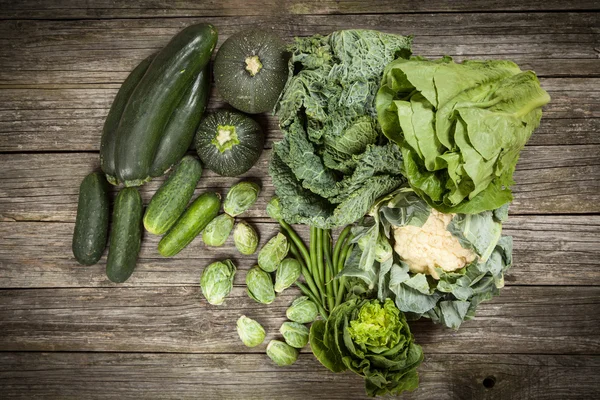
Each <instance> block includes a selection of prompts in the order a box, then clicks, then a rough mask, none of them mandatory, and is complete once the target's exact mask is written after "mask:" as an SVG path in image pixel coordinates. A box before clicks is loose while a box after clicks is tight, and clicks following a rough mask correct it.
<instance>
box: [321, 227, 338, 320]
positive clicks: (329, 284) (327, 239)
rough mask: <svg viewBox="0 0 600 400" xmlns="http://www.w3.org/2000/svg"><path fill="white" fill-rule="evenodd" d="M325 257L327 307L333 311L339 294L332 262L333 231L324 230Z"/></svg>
mask: <svg viewBox="0 0 600 400" xmlns="http://www.w3.org/2000/svg"><path fill="white" fill-rule="evenodd" d="M323 255H324V256H325V265H326V268H325V288H326V290H327V307H328V309H329V311H332V310H333V308H334V307H335V295H336V293H337V290H336V287H335V281H334V280H333V277H334V276H335V272H334V269H333V263H332V261H331V231H330V230H329V229H325V230H323Z"/></svg>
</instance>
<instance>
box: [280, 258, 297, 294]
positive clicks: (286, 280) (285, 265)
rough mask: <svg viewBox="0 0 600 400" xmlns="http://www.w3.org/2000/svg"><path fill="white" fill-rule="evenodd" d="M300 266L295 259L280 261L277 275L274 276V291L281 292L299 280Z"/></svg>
mask: <svg viewBox="0 0 600 400" xmlns="http://www.w3.org/2000/svg"><path fill="white" fill-rule="evenodd" d="M301 273H302V266H301V265H300V262H298V260H296V259H295V258H286V259H284V260H283V261H281V264H280V265H279V268H277V273H276V274H275V291H276V292H277V293H280V292H283V291H284V290H285V289H287V288H289V287H290V286H292V285H293V284H294V282H296V281H297V280H298V278H300V275H301Z"/></svg>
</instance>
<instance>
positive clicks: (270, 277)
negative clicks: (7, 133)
mask: <svg viewBox="0 0 600 400" xmlns="http://www.w3.org/2000/svg"><path fill="white" fill-rule="evenodd" d="M216 43H217V31H216V29H215V28H214V27H213V26H212V25H209V24H198V25H192V26H190V27H187V28H185V29H183V30H182V31H181V32H179V33H178V34H177V35H175V37H174V38H173V39H172V40H171V41H170V42H169V43H168V44H167V45H166V46H165V47H164V48H163V49H161V50H160V51H158V52H157V53H156V54H153V55H151V56H149V57H148V58H146V59H145V60H143V61H141V62H140V64H139V65H138V66H137V67H136V68H135V69H134V70H133V71H132V72H131V74H130V75H129V76H128V77H127V79H126V80H125V81H124V82H123V85H122V86H121V89H120V90H119V92H118V93H117V95H116V97H115V99H114V102H113V104H112V106H111V108H110V111H109V113H108V115H107V117H106V122H105V124H104V127H103V132H102V139H101V145H100V166H101V168H102V173H100V172H93V173H91V174H89V175H88V176H87V177H85V179H84V180H83V182H82V183H81V186H80V192H79V193H80V194H79V203H78V209H77V219H76V223H75V230H74V234H73V247H72V250H73V255H74V256H75V259H76V260H77V261H78V262H79V263H80V264H82V265H91V264H95V263H96V262H98V261H99V259H100V258H101V257H102V254H103V252H104V250H105V247H106V242H107V231H108V226H109V214H110V210H109V191H108V186H109V185H108V182H110V183H112V184H113V185H124V186H125V188H122V189H121V190H120V191H119V192H118V194H117V196H116V199H115V204H114V207H113V214H112V221H111V226H112V227H111V232H110V246H109V251H108V259H107V263H106V276H107V278H108V279H109V280H110V281H112V282H115V283H122V282H125V281H126V280H127V279H129V277H130V276H131V275H132V273H133V272H134V270H135V267H136V262H137V257H138V253H139V251H140V248H141V240H142V222H143V227H145V228H146V230H147V231H148V232H150V233H151V234H154V235H163V236H162V238H161V239H160V242H159V244H158V249H157V250H158V253H159V254H160V255H161V256H164V257H173V256H175V255H176V254H178V253H179V252H180V251H182V250H183V249H184V248H185V247H186V246H188V245H191V244H193V243H194V239H195V238H196V237H197V236H198V235H200V234H201V235H202V242H203V243H204V245H205V246H206V247H205V248H204V249H202V250H200V251H205V250H206V251H207V252H210V251H223V252H225V251H226V249H229V250H233V247H235V250H233V251H237V253H239V254H236V255H235V256H234V255H230V256H228V257H229V258H227V259H224V260H222V261H213V262H211V263H209V265H207V266H206V267H205V268H204V269H203V270H202V272H201V275H200V290H201V292H202V295H203V297H204V298H205V299H206V301H207V302H208V303H209V304H211V305H215V306H217V305H222V304H224V303H225V300H226V298H227V297H228V296H229V295H230V293H231V292H232V291H233V290H234V287H233V285H234V278H235V275H236V273H237V268H236V265H235V264H234V262H233V261H232V260H231V259H236V260H238V258H235V257H239V256H240V255H241V256H245V257H252V261H253V262H254V261H255V262H254V264H255V265H254V266H253V267H252V268H250V269H249V270H247V271H246V274H245V286H246V293H247V295H248V296H249V298H251V299H252V300H253V301H255V302H257V303H259V304H255V303H254V307H255V308H256V309H258V310H260V311H259V313H260V314H261V315H262V314H264V313H267V311H266V309H267V307H268V305H269V304H272V303H274V302H279V303H281V301H282V298H285V295H284V296H281V293H282V292H285V293H290V292H291V291H294V292H292V293H301V294H302V295H301V296H299V297H297V298H295V299H294V300H293V301H291V302H289V303H288V304H286V305H285V306H284V307H286V306H287V309H286V312H285V315H286V317H287V319H288V321H285V322H283V324H282V325H281V326H280V327H279V334H280V337H279V338H275V339H273V340H270V341H269V343H268V345H266V346H265V347H263V350H264V351H266V355H267V356H268V357H269V358H270V359H271V360H272V362H273V363H275V364H276V365H278V366H288V365H292V364H294V363H295V362H296V360H297V358H298V355H299V350H300V349H302V348H303V347H304V346H306V345H307V344H309V343H310V348H311V350H312V352H313V354H314V356H315V357H316V358H317V359H318V360H319V361H320V362H321V364H323V366H325V367H326V368H328V369H329V370H330V371H332V372H336V373H337V372H343V371H346V370H350V371H352V372H354V373H355V374H357V375H359V376H361V377H362V378H363V379H364V382H365V389H366V393H367V394H368V395H369V396H379V395H389V394H391V395H398V394H400V393H402V392H404V391H409V390H414V389H416V388H417V387H418V384H419V377H418V373H417V368H418V367H419V365H420V364H421V363H422V361H423V352H422V350H421V347H420V346H419V345H417V344H416V343H415V342H414V338H413V335H412V334H411V331H410V328H409V324H408V320H414V319H418V318H421V317H425V318H429V319H431V320H432V321H433V322H434V323H439V324H442V325H443V326H445V327H448V328H452V329H459V327H460V326H461V324H462V323H463V322H465V321H467V320H470V319H472V318H474V317H475V314H476V310H477V307H478V305H479V304H480V303H481V302H482V301H486V300H489V299H491V298H492V297H493V296H495V295H497V294H498V293H499V291H500V289H501V288H502V287H503V286H504V275H505V273H506V272H507V270H508V269H509V268H510V267H511V266H512V264H513V259H512V238H511V237H510V236H504V235H502V225H503V223H504V222H505V221H506V220H507V218H508V207H509V204H510V202H511V201H512V193H511V190H510V186H511V185H512V184H514V181H513V173H514V171H515V166H516V164H517V161H518V159H519V155H520V152H521V150H522V149H523V147H524V146H525V144H526V142H527V141H528V139H529V138H530V136H531V135H532V133H533V131H534V130H535V129H536V128H537V127H538V125H539V124H540V120H541V117H542V107H543V106H544V105H546V104H547V103H548V102H549V101H550V97H549V96H548V94H547V93H546V91H544V90H543V89H542V88H541V86H540V83H539V81H538V79H537V77H536V75H535V73H534V72H532V71H522V70H521V69H520V68H519V67H518V66H517V65H516V64H515V63H513V62H511V61H507V60H487V61H471V60H466V61H464V62H462V63H455V62H454V61H452V59H451V58H450V57H443V58H441V59H439V60H426V59H424V58H422V57H419V56H411V44H412V37H405V36H400V35H395V34H390V33H383V32H378V31H374V30H342V31H336V32H333V33H331V34H329V35H326V36H321V35H315V36H311V37H305V38H296V39H295V40H294V42H293V43H292V44H290V45H288V46H287V47H286V45H285V43H283V42H282V41H281V39H280V38H278V37H277V36H276V35H274V34H273V33H272V32H270V31H263V30H260V29H250V30H246V31H243V32H239V33H237V34H234V35H232V36H231V37H230V38H229V39H228V40H226V41H225V42H224V43H223V44H222V45H221V48H220V49H219V51H218V53H217V56H216V60H215V63H214V78H215V82H216V85H217V90H218V92H219V95H220V96H221V97H222V98H223V99H224V100H226V101H227V102H229V104H230V105H231V106H233V107H234V108H236V109H239V110H241V111H244V112H247V113H251V114H253V113H260V112H265V111H273V110H274V111H275V114H276V116H277V117H278V119H279V126H280V129H281V131H282V133H283V137H282V139H281V140H279V141H276V142H275V143H274V144H273V151H272V152H271V159H270V160H269V167H268V169H269V174H270V176H271V178H272V182H273V185H274V189H275V193H276V195H275V196H273V197H272V198H271V199H270V201H269V202H268V204H267V206H266V213H267V215H268V216H269V217H270V218H272V219H273V220H275V221H276V222H277V223H278V227H279V228H280V231H279V232H277V233H276V234H274V235H272V234H269V235H272V236H271V237H270V238H269V240H268V241H266V243H265V244H264V245H263V246H262V248H260V250H259V241H260V240H259V239H260V238H259V234H258V233H257V231H256V230H255V228H254V227H253V226H252V225H251V224H250V223H249V222H248V221H246V220H244V219H243V218H245V215H253V214H252V211H250V212H248V211H249V210H250V209H251V208H252V207H254V206H255V205H256V204H257V203H260V202H261V201H262V198H263V197H262V196H260V195H261V185H259V184H258V183H256V182H255V179H254V178H250V177H248V176H247V175H246V174H247V173H248V171H250V170H251V168H252V167H253V166H254V165H255V164H256V162H257V161H258V160H259V158H260V156H261V153H262V150H263V147H264V145H265V134H264V132H263V129H262V127H261V124H259V123H258V122H257V121H256V120H254V119H253V118H251V117H250V116H248V115H245V114H242V113H240V112H236V111H229V110H223V109H222V110H215V111H213V112H212V113H210V114H208V115H206V116H205V115H204V111H205V108H206V104H207V102H208V97H209V92H210V82H211V74H210V70H211V68H210V58H211V55H212V52H213V50H214V48H215V46H216ZM259 121H260V119H259ZM192 142H193V144H194V145H195V151H196V153H197V155H198V157H199V159H200V161H199V160H198V159H197V158H196V157H195V156H192V155H187V156H186V155H185V153H186V152H187V151H188V149H189V148H190V144H192ZM261 163H262V161H261ZM173 167H174V169H173V171H172V172H171V174H170V175H169V177H168V179H166V180H165V181H164V182H163V183H162V185H161V186H160V188H159V189H158V190H157V191H156V193H154V195H153V196H152V199H151V200H150V203H149V204H148V206H147V208H146V212H145V214H144V213H143V209H144V204H143V201H142V196H141V195H140V192H139V191H138V189H137V188H135V187H132V186H140V185H143V184H145V183H146V182H148V181H149V180H150V179H152V178H154V177H159V176H162V175H164V174H166V173H167V172H168V171H170V170H171V169H172V168H173ZM203 167H204V168H207V169H209V170H211V171H213V172H214V173H216V174H217V175H221V176H224V177H234V176H237V177H239V176H240V175H242V174H244V175H243V177H242V178H241V179H243V180H241V181H239V180H238V183H236V184H234V185H233V186H231V187H230V189H229V190H228V191H227V193H226V195H225V198H224V201H223V204H221V195H220V193H216V192H212V191H201V192H200V193H199V194H198V195H197V197H196V198H195V199H194V200H193V201H191V200H192V197H193V196H194V193H195V192H196V190H197V189H198V185H199V184H200V185H202V186H204V187H207V186H210V185H211V183H209V182H207V183H206V184H205V183H204V182H203V181H202V179H201V177H202V174H203ZM250 173H251V172H250ZM209 175H210V173H209ZM105 177H106V179H105ZM208 179H215V177H214V175H212V176H209V178H208ZM219 179H226V178H219ZM237 179H240V178H237ZM107 181H108V182H107ZM264 187H266V188H267V189H265V190H268V188H269V186H268V182H267V183H266V186H264ZM259 197H260V198H259ZM190 201H191V203H190ZM221 205H222V206H223V207H222V208H223V212H221ZM263 207H264V206H263ZM245 213H246V214H245ZM142 215H143V219H142ZM252 224H253V225H254V224H255V222H252ZM291 224H304V225H308V226H307V227H306V231H307V232H308V234H307V238H308V241H307V244H305V242H304V241H303V240H302V238H301V236H300V235H299V234H298V232H302V231H300V230H299V231H298V232H296V230H295V229H294V228H293V227H292V225H291ZM271 226H273V225H271ZM232 231H233V235H231V232H232ZM260 232H261V234H262V233H264V232H263V231H262V230H260ZM230 236H233V239H232V240H231V241H230V242H229V243H230V244H229V245H228V244H227V243H228V239H229V237H230ZM228 246H229V247H228ZM208 247H221V248H222V249H223V250H221V249H212V250H208V249H207V248H208ZM257 250H258V254H256V253H257ZM255 254H256V255H255ZM224 258H226V257H224ZM236 262H237V261H236ZM190 267H192V266H190ZM242 269H244V267H242ZM150 272H151V271H146V273H150ZM293 286H295V287H296V288H297V289H293V288H292V287H293ZM290 288H292V289H290ZM253 310H254V308H253ZM405 313H406V314H405ZM199 318H204V316H202V315H200V316H199ZM258 319H259V320H260V318H258ZM307 324H310V326H309V325H307ZM236 327H237V334H238V336H239V338H240V340H241V342H242V344H243V345H245V346H247V347H257V346H264V342H265V339H266V338H267V334H268V333H270V331H271V330H275V329H276V327H270V326H267V325H265V327H266V328H268V329H265V327H263V326H262V325H261V323H260V322H259V321H257V320H254V319H252V318H250V317H247V316H245V315H241V316H240V317H239V319H238V320H237V324H236ZM279 339H281V340H279Z"/></svg>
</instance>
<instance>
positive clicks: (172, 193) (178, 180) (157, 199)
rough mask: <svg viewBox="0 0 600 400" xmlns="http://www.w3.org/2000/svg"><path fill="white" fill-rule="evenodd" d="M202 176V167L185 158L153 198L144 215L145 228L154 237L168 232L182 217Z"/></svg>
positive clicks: (197, 162) (187, 157)
mask: <svg viewBox="0 0 600 400" xmlns="http://www.w3.org/2000/svg"><path fill="white" fill-rule="evenodd" d="M201 176H202V165H201V164H200V161H198V160H197V159H196V158H195V157H192V156H185V157H183V159H182V160H181V162H180V163H179V165H177V168H176V169H175V171H173V172H172V173H171V175H170V176H169V178H168V179H167V180H166V181H165V183H163V185H162V186H161V187H160V189H158V190H157V192H156V193H155V194H154V196H152V200H150V204H148V207H147V208H146V213H145V214H144V227H145V228H146V230H147V231H148V232H150V233H152V234H154V235H162V234H163V233H165V232H167V231H168V230H169V229H170V228H171V227H172V226H173V224H174V223H175V222H176V221H177V219H178V218H179V217H180V216H181V214H182V213H183V211H184V210H185V207H186V206H187V204H188V202H189V201H190V199H191V198H192V196H193V195H194V189H196V185H197V184H198V181H199V180H200V177H201Z"/></svg>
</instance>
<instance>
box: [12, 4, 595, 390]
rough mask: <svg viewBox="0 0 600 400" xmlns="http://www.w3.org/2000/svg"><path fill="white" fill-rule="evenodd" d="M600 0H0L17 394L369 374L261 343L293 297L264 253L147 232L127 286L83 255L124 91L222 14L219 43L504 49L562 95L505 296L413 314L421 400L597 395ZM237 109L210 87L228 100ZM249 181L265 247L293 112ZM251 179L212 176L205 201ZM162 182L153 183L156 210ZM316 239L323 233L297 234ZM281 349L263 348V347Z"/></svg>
mask: <svg viewBox="0 0 600 400" xmlns="http://www.w3.org/2000/svg"><path fill="white" fill-rule="evenodd" d="M599 6H600V4H599V3H598V2H597V1H594V0H582V1H577V2H569V1H563V0H546V1H540V2H532V1H524V0H506V1H501V2H498V1H493V0H480V1H475V2H470V1H464V0H459V1H453V2H446V1H442V0H432V1H417V2H414V1H409V0H398V1H392V0H389V1H378V2H372V1H363V2H361V1H357V0H335V1H334V0H305V1H289V2H279V1H276V0H230V1H206V2H197V1H192V0H181V1H178V2H176V3H175V2H174V3H169V2H166V1H152V0H131V1H123V2H115V1H108V0H97V1H87V2H81V1H68V0H62V1H61V0H53V1H39V0H22V1H18V2H16V1H11V0H0V19H1V21H0V167H1V168H0V170H1V171H2V173H1V174H0V350H1V351H2V352H0V398H5V399H6V398H24V399H30V398H32V397H35V396H39V397H40V398H42V397H43V398H74V399H82V398H92V397H93V398H115V399H126V398H135V399H146V398H174V399H181V398H201V399H213V398H222V399H238V398H244V399H245V398H251V399H263V398H264V399H273V398H275V399H283V398H285V399H311V398H319V399H356V398H362V397H363V396H364V390H363V382H362V380H361V379H360V378H358V377H356V376H354V375H353V374H350V373H346V374H332V373H329V372H328V371H326V370H325V369H324V368H323V367H322V366H321V365H320V364H319V363H318V362H317V361H316V360H315V359H314V357H313V356H312V354H311V353H310V350H309V349H304V351H303V353H302V354H301V356H300V358H299V360H298V362H297V363H296V364H295V365H294V366H292V367H287V368H277V367H275V366H274V365H273V364H272V363H271V362H270V361H269V359H268V358H267V357H266V355H265V354H264V349H265V346H264V345H263V346H261V347H259V348H255V349H247V348H245V347H244V346H243V345H242V344H241V342H240V341H239V339H238V337H237V334H236V332H235V321H236V319H237V317H238V316H239V315H241V314H246V315H248V316H250V317H254V318H256V319H258V320H260V321H261V322H262V323H263V324H264V326H265V328H266V330H267V331H268V337H267V339H268V340H269V339H272V338H274V337H276V336H277V331H278V328H279V326H280V325H281V323H282V322H283V321H284V320H285V316H284V310H285V308H286V307H287V306H288V305H289V303H290V302H291V300H292V299H293V298H294V297H295V296H297V294H298V292H297V291H295V290H293V289H290V290H288V291H286V292H285V293H284V294H283V295H281V296H279V297H278V298H277V301H276V302H275V303H274V304H272V305H270V306H264V305H259V304H257V303H255V302H254V301H252V300H250V299H249V298H248V296H247V295H246V293H245V288H244V276H245V271H246V270H247V269H248V268H249V267H250V266H251V265H252V264H253V262H254V260H253V259H252V258H251V257H246V258H243V257H240V256H239V255H238V254H237V253H236V251H235V249H234V248H233V246H232V243H231V241H229V242H228V243H227V244H226V245H225V247H223V248H220V249H208V248H205V247H203V245H202V244H201V242H200V240H196V241H194V242H193V244H192V245H191V246H189V247H188V248H187V249H185V250H184V251H183V252H181V253H180V254H179V255H178V256H177V257H174V258H172V259H164V258H161V257H160V256H159V255H158V253H157V251H156V245H157V242H158V241H157V238H156V237H152V236H151V235H148V234H147V235H146V236H145V237H144V241H143V245H142V252H141V257H140V260H139V264H138V267H137V269H136V271H135V273H134V275H133V276H132V277H131V279H130V280H129V281H127V283H125V284H121V285H115V284H112V283H110V282H109V281H108V280H107V279H106V277H105V274H104V268H105V259H103V260H102V261H101V262H100V263H99V264H98V265H95V266H92V267H82V266H79V265H77V263H76V262H75V261H74V259H73V256H72V253H71V235H72V231H73V223H74V220H75V213H76V205H77V192H78V186H79V183H80V181H81V179H82V178H83V177H84V176H85V175H86V174H88V173H89V172H90V171H92V170H93V169H95V168H98V147H99V141H100V133H101V128H102V124H103V121H104V117H105V116H106V113H107V110H108V108H109V106H110V104H111V101H112V99H113V97H114V96H115V94H116V92H117V90H118V88H119V85H120V83H121V82H122V81H123V79H125V77H126V76H127V74H128V72H129V71H131V69H132V68H133V67H134V66H135V65H136V64H137V63H138V62H139V61H140V60H142V59H143V58H145V57H146V56H147V55H149V54H151V53H152V52H154V51H156V50H157V49H159V48H160V47H161V46H163V45H164V44H165V43H167V41H168V40H169V38H170V37H171V36H172V35H174V34H175V33H176V32H178V31H179V30H180V29H182V28H183V27H185V26H187V25H189V24H192V23H197V22H201V21H206V22H211V23H212V24H214V25H215V26H216V27H217V28H218V30H219V32H220V38H219V42H220V43H222V42H223V40H224V39H226V38H227V37H228V36H229V35H231V34H232V33H234V32H236V31H238V30H240V29H241V28H245V27H249V26H261V27H264V28H268V29H272V30H273V31H275V32H277V33H278V34H280V35H281V36H282V37H283V38H285V39H290V38H292V37H293V36H303V35H311V34H315V33H323V34H327V33H329V32H331V31H333V30H337V29H346V28H373V29H380V30H384V31H389V32H397V33H401V34H407V35H408V34H413V35H414V36H415V42H414V52H415V53H416V54H422V55H424V56H428V57H439V56H441V55H444V54H448V55H452V56H455V57H456V58H457V59H459V60H460V59H464V58H476V59H485V58H507V59H511V60H514V61H516V62H517V63H518V64H519V65H520V66H521V67H522V68H524V69H533V70H535V71H536V72H537V73H538V75H539V77H540V81H541V84H542V86H543V87H544V88H545V89H546V90H547V91H548V92H549V93H550V95H551V96H552V102H551V103H550V104H548V105H547V106H546V107H545V110H544V117H543V120H542V124H541V126H540V128H539V129H538V130H537V132H536V133H535V134H534V135H533V137H532V138H531V140H530V142H529V144H528V145H527V147H526V149H525V150H524V151H523V153H522V156H521V161H520V162H519V165H518V168H517V172H516V174H515V179H516V181H517V184H516V185H515V187H514V192H515V201H514V203H513V205H512V206H511V217H510V220H509V222H508V223H506V225H505V232H506V233H507V234H510V235H513V236H514V239H515V251H514V256H515V259H516V264H515V265H514V267H513V268H512V270H511V271H510V272H509V274H508V275H507V276H506V288H505V289H504V290H503V291H502V294H501V295H500V296H499V297H497V298H495V299H494V300H493V301H491V302H488V303H485V304H483V305H482V306H481V307H480V309H479V313H478V316H477V318H476V319H475V320H474V321H471V322H468V323H465V324H464V325H463V326H462V327H461V329H460V331H458V332H453V331H449V330H445V329H442V328H440V327H439V326H434V325H433V324H431V323H429V322H428V321H419V322H417V323H415V324H413V331H414V333H415V336H416V340H417V342H418V343H421V344H422V345H423V350H424V352H425V355H426V357H425V363H424V364H423V365H422V366H421V368H420V375H421V386H420V388H419V389H418V390H417V391H415V392H413V393H411V394H408V395H406V396H404V398H406V399H413V398H415V399H416V398H419V399H434V398H435V399H470V398H473V399H482V398H486V399H584V398H594V397H595V398H598V396H599V393H600V379H599V378H600V34H599V32H600V14H598V13H597V12H594V11H598V9H600V7H599ZM220 105H222V103H220V101H219V100H218V98H217V97H216V95H215V96H213V101H212V102H211V105H210V107H211V108H217V107H219V106H220ZM261 122H262V123H263V124H264V125H265V126H266V127H268V141H267V144H266V149H265V152H264V153H263V156H262V158H261V159H260V161H259V163H258V165H257V166H256V167H255V168H253V169H252V170H251V171H250V172H249V173H248V174H247V176H251V177H257V178H260V179H261V180H262V184H263V186H264V190H263V193H262V194H261V198H260V201H259V203H258V204H257V206H255V207H254V208H253V209H252V211H251V212H250V213H249V215H248V220H249V221H250V222H251V223H253V224H254V225H255V226H257V227H258V228H259V230H260V234H261V243H264V242H265V241H266V240H267V239H268V238H269V237H270V236H271V235H273V234H274V233H275V232H276V231H277V226H276V225H275V224H273V222H272V221H269V219H268V218H267V216H266V214H265V212H264V206H265V203H266V201H267V200H268V199H269V198H270V197H271V196H272V194H273V187H272V184H271V181H270V179H269V177H268V176H267V174H266V167H267V163H268V160H269V155H270V148H271V146H272V143H273V141H276V140H278V139H279V138H280V137H281V134H280V132H279V131H278V130H277V121H276V120H275V119H274V118H273V117H267V116H265V117H262V118H261ZM235 181H236V179H226V178H221V177H218V176H216V175H215V174H213V173H210V172H206V173H205V175H204V177H203V179H202V180H201V183H200V185H199V187H198V192H202V191H204V190H208V189H212V190H218V191H220V192H222V193H224V192H225V191H226V188H228V187H229V186H230V185H232V184H233V183H234V182H235ZM159 184H160V180H157V181H154V182H152V183H150V184H148V185H146V186H144V187H143V188H142V193H143V197H144V199H145V200H146V201H147V200H148V199H149V198H150V197H151V195H152V193H154V191H155V190H156V189H157V187H158V186H159ZM300 230H301V231H302V232H303V233H304V234H306V230H302V229H300ZM225 257H233V258H234V259H235V260H236V262H237V264H238V266H239V269H240V273H238V275H237V277H236V280H235V284H236V286H235V288H234V290H233V292H232V295H231V297H230V299H229V300H228V301H227V303H226V304H225V305H224V306H222V307H213V306H209V305H208V304H207V303H206V301H205V300H204V299H203V298H202V297H201V295H200V290H199V285H198V280H199V277H200V273H201V271H202V268H203V267H204V266H205V265H207V264H208V263H209V261H210V260H213V259H217V258H225ZM265 343H266V342H265Z"/></svg>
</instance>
